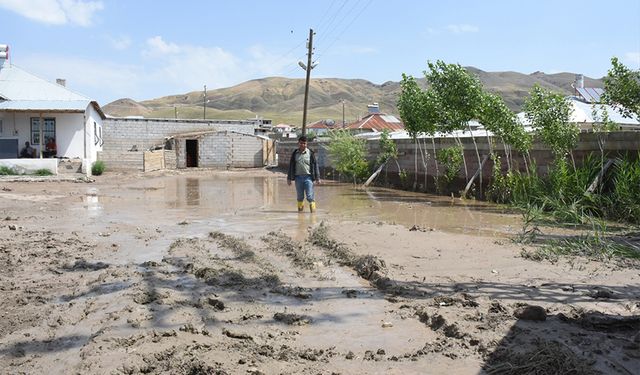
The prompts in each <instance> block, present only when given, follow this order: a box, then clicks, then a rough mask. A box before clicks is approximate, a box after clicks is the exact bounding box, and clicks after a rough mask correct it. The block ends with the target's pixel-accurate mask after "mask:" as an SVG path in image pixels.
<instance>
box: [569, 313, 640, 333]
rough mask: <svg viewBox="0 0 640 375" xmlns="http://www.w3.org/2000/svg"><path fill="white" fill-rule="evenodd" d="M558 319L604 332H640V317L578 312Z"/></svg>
mask: <svg viewBox="0 0 640 375" xmlns="http://www.w3.org/2000/svg"><path fill="white" fill-rule="evenodd" d="M558 318H559V319H560V320H561V321H563V322H565V323H571V324H577V325H579V326H581V327H583V328H586V329H590V330H595V331H604V332H626V331H630V332H638V331H640V316H638V315H634V316H619V315H607V314H603V313H601V312H599V311H588V312H583V311H576V312H574V313H573V314H571V315H570V316H567V315H565V314H563V313H559V314H558Z"/></svg>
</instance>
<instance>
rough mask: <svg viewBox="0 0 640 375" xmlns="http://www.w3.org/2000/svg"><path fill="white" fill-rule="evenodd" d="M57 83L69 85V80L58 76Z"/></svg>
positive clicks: (64, 85) (63, 85)
mask: <svg viewBox="0 0 640 375" xmlns="http://www.w3.org/2000/svg"><path fill="white" fill-rule="evenodd" d="M56 83H57V84H59V85H60V86H62V87H67V80H66V79H64V78H56Z"/></svg>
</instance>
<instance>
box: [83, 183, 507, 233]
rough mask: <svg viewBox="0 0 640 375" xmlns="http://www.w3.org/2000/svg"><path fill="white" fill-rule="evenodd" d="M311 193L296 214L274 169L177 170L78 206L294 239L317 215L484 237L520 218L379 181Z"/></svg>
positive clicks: (94, 195)
mask: <svg viewBox="0 0 640 375" xmlns="http://www.w3.org/2000/svg"><path fill="white" fill-rule="evenodd" d="M316 200H317V204H318V212H317V213H315V214H310V213H309V212H308V207H306V210H307V211H305V212H304V213H303V214H298V213H297V212H296V202H295V188H294V187H293V186H288V185H287V184H286V180H285V178H284V177H283V176H282V175H274V176H268V177H262V176H261V177H251V176H249V177H247V176H246V175H237V176H234V175H228V174H225V175H212V176H210V177H201V176H198V177H190V176H184V175H182V176H169V177H161V178H154V179H145V180H139V181H136V184H135V185H128V186H122V187H120V189H118V190H113V191H110V190H109V189H107V188H105V189H103V190H102V191H96V190H95V188H91V189H89V190H88V192H87V196H86V200H85V207H86V208H87V211H88V214H89V216H90V217H92V218H95V219H97V220H109V221H111V222H129V223H130V224H131V225H141V224H158V225H162V224H170V225H175V224H176V223H178V222H181V221H185V220H186V221H188V222H189V223H190V224H195V226H196V227H197V226H198V224H200V225H204V226H206V227H207V228H209V230H222V231H228V232H231V233H233V232H235V233H240V234H243V233H266V232H267V231H269V230H276V229H280V228H287V230H286V231H287V232H289V233H290V234H293V236H294V237H296V238H304V237H305V236H306V234H307V233H306V232H307V228H308V227H309V226H312V225H314V224H317V223H319V222H320V221H321V220H322V219H324V218H332V219H338V220H344V221H369V222H371V221H372V222H378V221H381V222H386V223H395V224H400V225H405V226H408V227H411V226H414V225H416V226H418V227H420V228H426V229H429V228H433V229H435V230H441V231H447V232H456V233H474V234H480V235H490V236H494V235H498V236H500V235H504V234H507V233H510V232H513V231H514V230H516V229H517V228H519V227H518V223H519V221H520V218H519V216H517V215H513V214H509V213H507V212H506V211H504V210H503V209H501V208H499V207H498V206H495V205H492V204H489V203H485V202H475V201H462V200H459V199H451V198H447V197H439V196H433V195H426V194H416V193H411V192H402V191H395V190H390V189H380V188H371V189H367V190H363V189H360V188H356V187H354V186H353V185H350V184H337V183H333V182H330V183H328V184H323V185H320V186H316ZM136 223H138V224H136ZM185 227H186V226H185ZM193 229H194V230H196V228H193Z"/></svg>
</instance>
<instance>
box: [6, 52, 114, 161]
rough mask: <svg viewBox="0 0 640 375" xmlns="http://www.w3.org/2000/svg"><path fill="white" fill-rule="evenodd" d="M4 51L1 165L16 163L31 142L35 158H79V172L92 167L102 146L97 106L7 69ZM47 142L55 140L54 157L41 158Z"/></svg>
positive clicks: (58, 86)
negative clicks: (7, 160) (21, 151)
mask: <svg viewBox="0 0 640 375" xmlns="http://www.w3.org/2000/svg"><path fill="white" fill-rule="evenodd" d="M3 48H4V50H5V51H6V49H7V47H6V46H2V45H0V159H16V158H18V157H19V152H20V149H21V148H22V147H23V146H24V144H25V142H29V143H30V144H31V145H32V146H33V148H35V149H36V157H37V158H43V157H47V156H56V157H58V158H70V159H76V158H77V159H81V160H82V163H83V169H85V168H86V167H87V166H90V165H91V163H93V162H94V161H96V159H97V153H98V151H101V150H102V144H103V141H102V123H103V120H104V119H105V118H106V117H105V115H104V113H103V112H102V109H101V108H100V106H99V105H98V103H97V102H96V101H94V100H92V99H90V98H88V97H86V96H84V95H80V94H78V93H75V92H73V91H71V90H69V89H67V88H66V87H65V81H64V80H57V83H53V82H49V81H47V80H44V79H42V78H39V77H37V76H35V75H33V74H30V73H28V72H26V71H24V70H22V69H20V68H18V67H17V66H15V65H13V64H11V63H10V61H9V60H8V59H7V53H6V52H5V53H2V49H3ZM40 124H44V126H43V127H42V128H41V127H40ZM50 138H53V139H55V144H56V146H57V152H56V154H55V155H49V154H48V153H45V145H46V142H47V141H48V140H49V139H50ZM87 169H90V168H87ZM85 170H86V169H85Z"/></svg>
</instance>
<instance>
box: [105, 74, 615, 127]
mask: <svg viewBox="0 0 640 375" xmlns="http://www.w3.org/2000/svg"><path fill="white" fill-rule="evenodd" d="M467 70H468V71H469V72H470V73H472V74H474V75H475V76H477V77H478V78H479V79H480V81H481V82H482V84H483V85H484V86H485V88H486V89H487V90H489V91H491V92H494V93H496V94H499V95H500V96H502V97H503V98H504V100H505V102H506V104H507V105H508V106H509V108H511V109H512V110H513V111H520V110H521V108H522V104H523V103H524V100H525V98H526V97H527V96H528V95H529V91H530V90H531V88H532V87H533V85H534V84H538V85H540V86H542V87H545V88H548V89H550V90H553V91H556V92H560V93H563V94H566V95H569V94H571V93H572V91H573V89H572V88H571V84H572V83H573V81H574V80H575V74H573V73H557V74H545V73H542V72H535V73H532V74H522V73H516V72H485V71H482V70H480V69H476V68H473V67H468V68H467ZM418 82H419V84H420V85H421V86H423V87H425V86H426V83H425V80H424V78H420V79H418ZM304 83H305V81H304V79H290V78H282V77H269V78H262V79H256V80H251V81H247V82H244V83H241V84H239V85H236V86H233V87H227V88H221V89H217V90H209V91H207V97H206V100H207V109H206V116H207V118H212V119H238V120H240V119H248V118H255V117H256V116H258V117H261V118H265V119H272V120H273V122H274V124H278V123H287V124H293V125H300V124H301V121H302V106H303V102H304ZM585 86H586V87H603V82H602V80H601V79H592V78H588V77H585ZM399 94H400V83H399V82H392V81H389V82H385V83H383V84H381V85H377V84H374V83H371V82H369V81H366V80H363V79H340V78H312V79H311V84H310V87H309V104H308V116H307V117H308V122H309V123H310V122H313V121H317V120H322V119H333V120H335V121H336V122H337V123H340V122H341V121H342V116H343V104H342V101H343V100H344V117H345V122H347V123H349V122H352V121H354V120H356V119H358V118H359V117H362V116H364V115H365V114H366V111H367V105H368V104H371V103H374V102H376V103H379V105H380V110H381V111H382V112H385V113H389V114H394V115H398V110H397V108H396V102H397V100H398V95H399ZM202 105H203V92H202V91H194V92H190V93H187V94H182V95H171V96H165V97H162V98H158V99H153V100H145V101H142V102H136V101H133V100H131V99H119V100H116V101H114V102H112V103H109V104H107V105H105V106H104V107H103V110H104V111H105V112H106V113H107V114H109V115H112V116H144V117H170V118H173V117H176V116H177V117H179V118H202V117H203V115H204V111H203V107H202Z"/></svg>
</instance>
